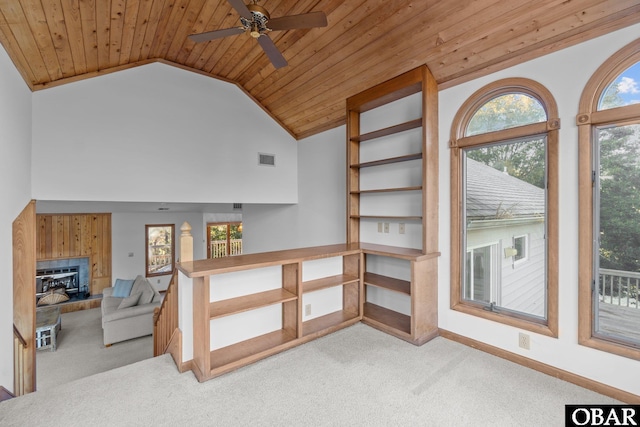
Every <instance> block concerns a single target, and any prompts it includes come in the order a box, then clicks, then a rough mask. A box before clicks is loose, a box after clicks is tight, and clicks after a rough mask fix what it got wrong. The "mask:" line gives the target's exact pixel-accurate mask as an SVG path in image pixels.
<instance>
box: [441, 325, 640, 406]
mask: <svg viewBox="0 0 640 427" xmlns="http://www.w3.org/2000/svg"><path fill="white" fill-rule="evenodd" d="M440 335H441V336H442V337H443V338H447V339H449V340H451V341H456V342H459V343H460V344H464V345H466V346H469V347H471V348H476V349H478V350H480V351H484V352H485V353H489V354H491V355H493V356H497V357H500V358H501V359H505V360H508V361H510V362H513V363H517V364H518V365H521V366H524V367H526V368H531V369H533V370H535V371H538V372H542V373H543V374H547V375H551V376H552V377H556V378H558V379H561V380H563V381H567V382H570V383H572V384H575V385H577V386H579V387H583V388H586V389H587V390H591V391H595V392H596V393H600V394H604V395H605V396H609V397H612V398H614V399H617V400H619V401H621V402H625V403H629V404H635V405H638V404H640V396H638V395H636V394H633V393H629V392H627V391H624V390H620V389H619V388H615V387H611V386H609V385H607V384H603V383H601V382H598V381H595V380H592V379H589V378H585V377H583V376H580V375H577V374H574V373H572V372H568V371H565V370H563V369H560V368H556V367H555V366H551V365H547V364H546V363H542V362H539V361H537V360H533V359H529V358H528V357H524V356H521V355H519V354H515V353H512V352H510V351H507V350H503V349H501V348H498V347H494V346H492V345H489V344H487V343H484V342H482V341H476V340H474V339H472V338H468V337H465V336H462V335H458V334H456V333H455V332H450V331H447V330H444V329H440Z"/></svg>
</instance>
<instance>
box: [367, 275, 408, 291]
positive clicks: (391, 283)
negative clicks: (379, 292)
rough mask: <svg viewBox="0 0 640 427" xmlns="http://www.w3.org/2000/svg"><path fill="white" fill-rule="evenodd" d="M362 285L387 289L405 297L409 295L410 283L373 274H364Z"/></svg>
mask: <svg viewBox="0 0 640 427" xmlns="http://www.w3.org/2000/svg"><path fill="white" fill-rule="evenodd" d="M364 284H365V285H369V286H375V287H377V288H382V289H387V290H390V291H393V292H398V293H401V294H405V295H411V282H408V281H406V280H400V279H394V278H393V277H387V276H382V275H380V274H375V273H364Z"/></svg>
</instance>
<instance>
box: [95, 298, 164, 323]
mask: <svg viewBox="0 0 640 427" xmlns="http://www.w3.org/2000/svg"><path fill="white" fill-rule="evenodd" d="M156 307H160V303H153V304H144V305H140V304H138V305H134V306H133V307H129V308H123V309H122V310H113V311H110V312H106V313H104V314H103V315H102V325H103V327H104V325H105V324H106V323H108V322H113V321H116V320H120V319H128V318H132V317H136V316H149V317H150V319H153V310H155V308H156ZM150 322H152V320H150Z"/></svg>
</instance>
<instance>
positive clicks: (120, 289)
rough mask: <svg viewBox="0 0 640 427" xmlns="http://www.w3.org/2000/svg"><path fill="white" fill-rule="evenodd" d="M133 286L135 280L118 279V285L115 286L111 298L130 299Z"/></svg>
mask: <svg viewBox="0 0 640 427" xmlns="http://www.w3.org/2000/svg"><path fill="white" fill-rule="evenodd" d="M133 284H134V280H124V279H116V284H115V285H113V294H112V295H111V296H113V297H118V298H126V297H128V296H129V295H131V288H132V287H133Z"/></svg>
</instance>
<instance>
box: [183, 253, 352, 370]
mask: <svg viewBox="0 0 640 427" xmlns="http://www.w3.org/2000/svg"><path fill="white" fill-rule="evenodd" d="M327 259H333V260H334V261H335V262H334V263H333V264H334V265H335V266H337V267H334V268H333V269H331V268H329V269H326V268H320V269H318V268H316V269H315V270H316V273H315V275H314V276H313V278H307V277H308V276H309V275H308V274H306V275H305V270H310V271H312V270H314V268H313V263H314V262H317V261H323V262H324V261H326V260H327ZM361 260H362V251H361V250H360V248H359V247H358V245H348V244H340V245H329V246H320V247H312V248H302V249H294V250H288V251H278V252H268V253H262V254H252V255H240V256H235V257H228V258H218V259H206V260H198V261H193V262H188V263H181V264H179V266H178V268H179V269H180V270H181V271H182V273H183V274H185V275H186V276H187V277H190V278H191V279H193V316H194V317H193V346H194V351H193V361H192V370H193V372H194V374H195V375H196V377H197V378H198V380H199V381H205V380H208V379H211V378H214V377H216V376H218V375H221V374H224V373H226V372H229V371H232V370H234V369H237V368H239V367H241V366H244V365H246V364H249V363H252V362H255V361H257V360H260V359H262V358H264V357H267V356H270V355H272V354H275V353H278V352H280V351H283V350H286V349H288V348H291V347H293V346H296V345H299V344H302V343H304V342H307V341H309V340H312V339H315V338H317V337H320V336H323V335H326V334H329V333H331V332H334V331H337V330H339V329H341V328H344V327H347V326H350V325H353V324H354V323H357V322H359V321H360V319H361V318H362V307H361V304H360V301H361V298H360V290H361V282H360V276H361V273H360V269H361V264H362V261H361ZM318 272H320V273H319V274H318ZM303 278H304V279H303ZM325 291H332V295H330V296H331V297H333V298H334V300H335V301H333V303H332V304H329V305H328V306H329V307H332V309H331V311H329V312H327V313H320V314H321V315H319V316H315V317H309V318H308V319H305V316H303V313H304V312H303V310H304V307H303V299H304V298H305V296H309V295H312V294H314V293H316V294H317V293H321V292H325ZM335 295H337V298H336V297H335Z"/></svg>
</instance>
